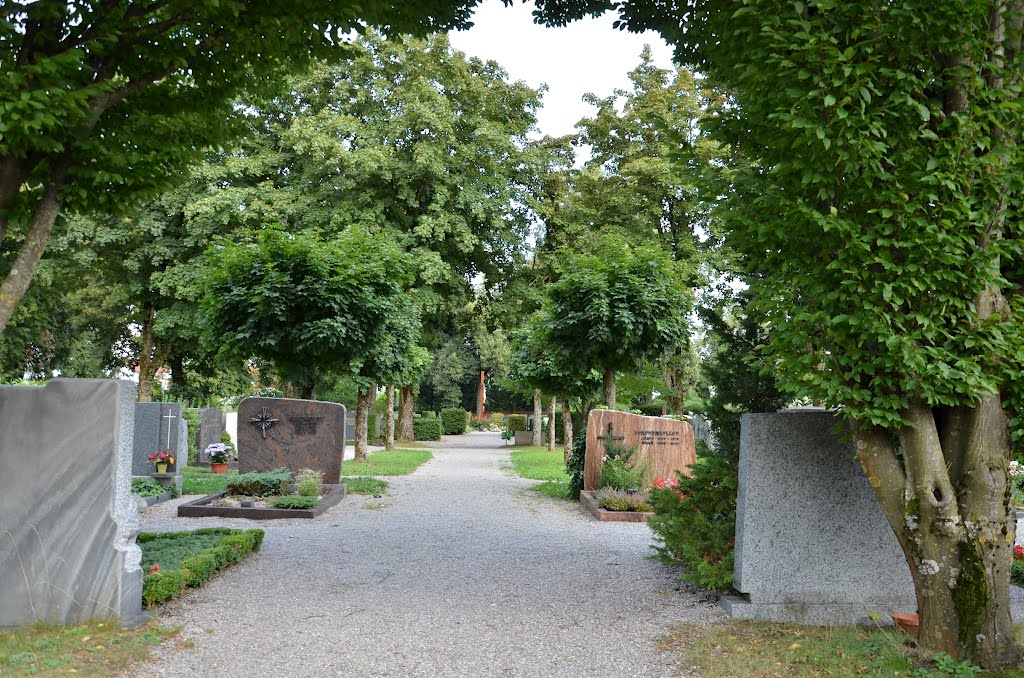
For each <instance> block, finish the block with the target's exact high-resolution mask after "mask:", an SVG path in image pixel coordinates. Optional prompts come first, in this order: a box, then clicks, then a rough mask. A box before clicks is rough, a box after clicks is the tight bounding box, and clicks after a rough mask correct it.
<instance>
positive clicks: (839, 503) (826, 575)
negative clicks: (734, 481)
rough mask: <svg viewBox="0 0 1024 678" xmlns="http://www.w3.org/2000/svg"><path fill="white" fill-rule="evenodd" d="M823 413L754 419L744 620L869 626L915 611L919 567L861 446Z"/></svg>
mask: <svg viewBox="0 0 1024 678" xmlns="http://www.w3.org/2000/svg"><path fill="white" fill-rule="evenodd" d="M837 423H838V420H837V419H836V417H835V416H834V415H833V414H832V413H830V412H825V411H823V410H816V411H814V410H804V411H786V412H779V413H775V414H745V415H743V418H742V424H741V427H742V428H741V434H740V464H739V496H738V500H737V511H736V559H735V563H734V566H733V586H734V587H735V588H736V590H738V591H740V592H741V593H742V596H727V597H725V598H723V600H722V606H723V607H724V608H725V610H726V612H727V613H728V614H729V615H730V616H732V617H733V618H736V619H764V620H773V621H790V622H799V623H804V624H817V625H839V624H851V623H858V622H865V621H867V620H868V619H869V617H870V615H871V614H872V613H876V614H878V615H880V616H881V617H882V618H888V615H889V614H891V613H893V612H911V613H913V612H915V611H916V610H917V600H916V598H915V596H914V585H913V581H912V579H911V577H910V569H909V567H908V565H907V561H906V559H905V558H904V555H903V551H902V550H901V549H900V546H899V543H898V542H897V541H896V536H895V535H894V534H893V532H892V528H891V527H890V526H889V523H888V521H886V519H885V516H884V515H883V514H882V509H881V507H880V506H879V505H878V501H877V499H876V498H875V495H874V492H873V491H872V489H871V487H870V486H869V485H868V481H867V479H866V478H865V477H864V473H863V471H862V470H861V468H860V465H859V464H858V463H857V461H856V459H855V458H854V450H853V445H852V444H850V443H843V442H840V441H839V439H838V438H837V437H836V436H834V435H833V434H832V433H831V431H832V430H833V429H834V428H835V426H836V424H837Z"/></svg>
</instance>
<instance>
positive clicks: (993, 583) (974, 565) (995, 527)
mask: <svg viewBox="0 0 1024 678" xmlns="http://www.w3.org/2000/svg"><path fill="white" fill-rule="evenodd" d="M965 414H966V416H945V417H941V418H938V417H936V416H935V413H934V412H933V411H932V409H931V408H930V407H928V406H927V405H925V404H924V403H922V402H920V401H912V402H911V403H910V406H909V407H908V409H907V411H906V412H905V413H904V417H905V418H906V419H907V420H908V421H910V422H911V423H912V425H911V426H907V427H904V428H901V429H897V430H896V431H893V432H892V433H891V434H890V433H888V432H886V431H884V430H881V429H878V428H874V427H871V426H867V425H863V424H859V423H858V422H851V429H852V431H853V436H854V441H855V444H856V448H857V455H858V458H859V460H860V462H861V465H862V467H863V468H864V472H865V475H866V476H867V478H868V482H869V484H870V485H871V487H872V488H873V489H874V491H875V495H876V496H877V497H878V501H879V504H880V505H881V507H882V510H883V512H884V513H885V516H886V518H887V519H888V521H889V524H890V525H891V526H892V528H893V532H895V534H896V538H897V540H898V541H899V543H900V546H901V547H902V548H903V552H904V555H905V556H906V558H907V563H908V565H909V566H910V571H911V576H912V578H913V580H914V587H915V590H916V594H917V602H918V614H919V615H920V620H921V631H920V635H919V637H918V640H919V642H920V644H921V645H922V646H923V647H925V648H928V649H929V650H931V651H937V652H945V653H947V654H949V655H950V656H952V657H954V658H956V659H969V660H971V661H972V662H974V663H976V664H979V665H980V666H982V667H986V668H991V667H1000V666H1009V665H1013V664H1015V663H1016V657H1017V653H1016V646H1015V643H1014V639H1013V628H1012V625H1011V621H1010V611H1009V607H1008V606H1007V603H1008V601H1009V585H1010V582H1009V574H1010V573H1009V563H1010V562H1011V558H1012V553H1011V549H1012V548H1013V534H1014V531H1015V527H1016V523H1015V516H1014V514H1013V511H1012V509H1013V505H1012V492H1011V490H1010V487H1009V438H1008V433H1007V432H1008V425H1007V420H1006V414H1005V412H1004V411H1003V410H1002V407H1001V406H1000V402H999V399H998V398H997V397H994V396H993V397H988V398H984V399H982V400H981V402H980V403H979V405H978V406H977V407H975V408H973V409H972V408H967V410H966V412H965ZM940 426H941V427H942V428H944V429H947V430H941V429H940ZM950 427H956V428H957V429H960V430H949V429H950ZM943 443H945V445H944V444H943ZM897 450H899V452H897ZM951 469H957V470H958V471H957V472H958V473H959V474H960V476H961V481H960V482H959V483H956V485H954V483H953V482H951V479H950V470H951Z"/></svg>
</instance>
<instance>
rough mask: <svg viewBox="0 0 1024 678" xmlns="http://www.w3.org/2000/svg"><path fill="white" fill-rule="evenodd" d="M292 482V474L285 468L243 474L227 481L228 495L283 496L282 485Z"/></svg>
mask: <svg viewBox="0 0 1024 678" xmlns="http://www.w3.org/2000/svg"><path fill="white" fill-rule="evenodd" d="M291 482H292V474H291V471H289V470H288V469H286V468H277V469H274V470H273V471H267V472H266V473H243V474H241V475H239V476H235V477H234V478H232V479H231V480H229V481H228V484H227V487H226V489H227V491H228V494H232V495H237V496H242V497H270V496H274V495H278V494H285V490H284V489H283V488H282V486H283V485H288V484H290V483H291Z"/></svg>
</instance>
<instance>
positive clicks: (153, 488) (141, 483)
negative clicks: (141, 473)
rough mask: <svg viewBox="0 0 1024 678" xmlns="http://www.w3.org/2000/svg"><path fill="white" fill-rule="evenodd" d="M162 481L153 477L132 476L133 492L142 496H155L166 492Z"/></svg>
mask: <svg viewBox="0 0 1024 678" xmlns="http://www.w3.org/2000/svg"><path fill="white" fill-rule="evenodd" d="M166 491H167V490H165V489H164V488H163V486H161V485H160V483H158V482H156V481H155V480H153V479H152V478H132V494H137V495H139V496H140V497H155V496H158V495H161V494H163V493H164V492H166Z"/></svg>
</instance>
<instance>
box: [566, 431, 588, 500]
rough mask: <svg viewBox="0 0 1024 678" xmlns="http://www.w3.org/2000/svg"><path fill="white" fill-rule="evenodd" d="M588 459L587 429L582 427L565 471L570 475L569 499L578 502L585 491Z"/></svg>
mask: <svg viewBox="0 0 1024 678" xmlns="http://www.w3.org/2000/svg"><path fill="white" fill-rule="evenodd" d="M586 459H587V427H586V426H582V427H580V430H579V432H578V433H577V434H576V437H575V438H573V441H572V454H571V455H570V456H569V461H568V462H566V464H565V471H566V473H568V474H569V498H570V499H573V500H578V499H579V498H580V492H582V491H583V472H584V469H585V467H586Z"/></svg>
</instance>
